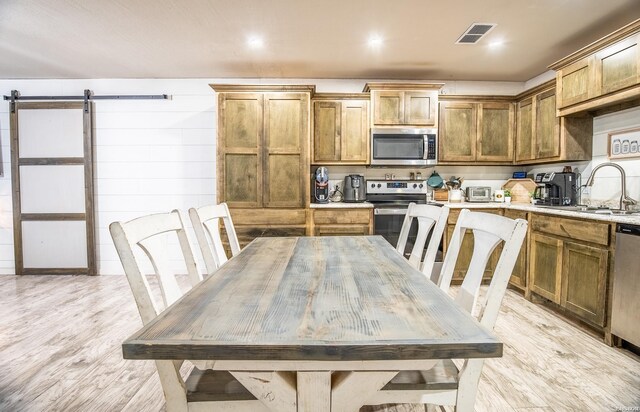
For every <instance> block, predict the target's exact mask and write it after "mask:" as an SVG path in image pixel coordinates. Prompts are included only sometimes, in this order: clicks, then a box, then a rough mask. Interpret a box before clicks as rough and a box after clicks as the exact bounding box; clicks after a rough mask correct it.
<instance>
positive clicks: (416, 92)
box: [364, 83, 442, 127]
mask: <svg viewBox="0 0 640 412" xmlns="http://www.w3.org/2000/svg"><path fill="white" fill-rule="evenodd" d="M441 87H442V84H410V83H367V84H366V85H365V88H364V92H370V93H371V104H372V121H371V124H372V126H431V127H433V126H436V124H437V123H438V90H439V89H440V88H441Z"/></svg>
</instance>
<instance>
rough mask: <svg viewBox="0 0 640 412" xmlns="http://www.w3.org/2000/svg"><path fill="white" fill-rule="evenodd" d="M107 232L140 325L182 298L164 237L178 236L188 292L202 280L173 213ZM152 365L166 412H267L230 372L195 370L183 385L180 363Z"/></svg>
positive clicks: (111, 227)
mask: <svg viewBox="0 0 640 412" xmlns="http://www.w3.org/2000/svg"><path fill="white" fill-rule="evenodd" d="M109 231H110V232H111V237H112V238H113V243H114V245H115V247H116V250H117V252H118V256H119V257H120V261H121V262H122V266H123V267H124V271H125V274H126V276H127V279H128V281H129V285H130V286H131V291H132V292H133V297H134V299H135V301H136V305H137V307H138V312H139V313H140V317H141V318H142V323H143V324H144V325H146V324H148V323H149V322H151V321H152V320H153V319H155V318H156V317H157V316H158V315H159V314H160V313H161V312H162V311H163V310H164V309H165V308H166V307H167V306H169V305H171V304H172V303H174V302H175V301H176V300H178V299H179V298H180V297H181V296H182V292H181V290H180V287H179V284H178V281H177V279H176V273H174V271H172V270H171V268H170V265H169V264H168V260H169V259H168V258H169V256H170V255H169V253H168V250H167V247H166V245H167V244H169V242H170V241H171V239H168V237H171V236H173V235H175V236H177V239H178V244H179V246H180V250H181V254H182V258H184V263H185V265H186V269H187V273H188V276H189V282H190V284H191V286H192V287H193V286H195V285H197V284H198V283H199V282H200V281H201V280H202V277H201V275H200V274H199V272H198V270H197V267H196V262H195V259H194V257H193V252H192V250H191V246H190V245H189V240H188V238H187V234H186V231H185V229H184V225H183V223H182V219H181V217H180V213H179V212H178V211H177V210H174V211H172V212H170V213H158V214H152V215H147V216H143V217H139V218H137V219H133V220H131V221H128V222H113V223H111V225H109ZM145 256H146V260H148V263H150V267H151V268H152V270H153V273H154V274H155V276H156V277H157V278H158V283H159V286H160V291H161V296H162V298H161V299H162V305H160V304H159V302H158V299H154V297H153V290H152V288H151V287H150V284H149V282H148V281H147V276H146V275H145V267H146V266H145V263H147V262H145V259H143V257H145ZM155 363H156V368H157V369H158V375H159V376H160V384H161V385H162V390H163V392H164V395H165V400H166V409H167V411H169V412H173V411H180V412H186V411H199V410H211V408H212V407H214V408H215V407H218V408H221V409H220V410H233V411H247V412H248V411H263V410H266V409H265V407H264V405H263V404H262V403H261V402H260V401H258V400H257V399H256V398H255V397H254V396H253V395H252V394H251V393H250V392H249V391H247V389H246V388H244V387H243V386H242V385H241V384H240V383H239V382H238V381H237V380H236V379H235V378H234V377H233V375H231V374H230V373H229V372H226V371H212V370H204V371H202V370H199V369H197V368H195V367H194V368H193V369H192V370H191V371H190V373H189V375H188V377H187V379H183V377H182V375H181V373H180V368H181V367H182V364H183V362H182V361H173V360H158V361H155ZM224 408H227V409H224Z"/></svg>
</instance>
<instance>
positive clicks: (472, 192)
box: [467, 186, 491, 202]
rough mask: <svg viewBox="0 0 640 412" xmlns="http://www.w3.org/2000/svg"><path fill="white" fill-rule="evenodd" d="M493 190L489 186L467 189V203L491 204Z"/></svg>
mask: <svg viewBox="0 0 640 412" xmlns="http://www.w3.org/2000/svg"><path fill="white" fill-rule="evenodd" d="M490 201H491V188H490V187H489V186H469V187H467V202H490Z"/></svg>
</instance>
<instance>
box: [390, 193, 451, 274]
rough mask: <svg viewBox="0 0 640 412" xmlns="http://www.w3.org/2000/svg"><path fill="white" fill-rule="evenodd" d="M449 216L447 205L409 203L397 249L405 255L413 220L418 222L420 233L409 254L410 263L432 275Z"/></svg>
mask: <svg viewBox="0 0 640 412" xmlns="http://www.w3.org/2000/svg"><path fill="white" fill-rule="evenodd" d="M448 216H449V208H448V207H446V206H442V207H439V206H434V205H419V204H416V203H409V208H408V209H407V214H406V215H405V217H404V222H403V223H402V228H401V229H400V235H399V236H398V244H397V245H396V250H397V251H398V252H399V253H400V254H402V255H404V251H405V249H406V247H407V239H408V238H409V231H410V230H411V225H412V223H413V220H414V219H415V220H417V222H418V234H417V236H416V241H415V243H414V244H413V248H412V249H411V254H410V255H409V263H410V264H411V265H412V266H413V267H415V268H416V269H420V270H422V272H423V273H424V274H425V275H427V276H429V277H431V273H432V270H433V265H434V262H435V260H436V254H437V253H438V246H439V245H440V241H441V240H442V234H443V233H444V230H445V228H446V227H447V217H448ZM429 234H431V238H430V241H429V244H428V245H427V252H426V254H425V257H424V262H423V263H422V266H420V261H421V260H422V253H423V251H424V246H425V244H426V243H427V239H428V238H429Z"/></svg>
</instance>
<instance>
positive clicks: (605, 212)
mask: <svg viewBox="0 0 640 412" xmlns="http://www.w3.org/2000/svg"><path fill="white" fill-rule="evenodd" d="M538 207H541V208H544V209H554V210H566V211H570V212H581V213H591V214H598V215H638V214H640V211H635V210H620V209H608V208H602V207H591V206H583V205H578V206H541V205H538Z"/></svg>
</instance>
